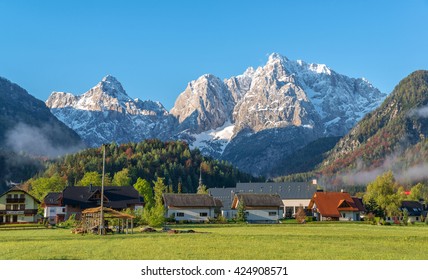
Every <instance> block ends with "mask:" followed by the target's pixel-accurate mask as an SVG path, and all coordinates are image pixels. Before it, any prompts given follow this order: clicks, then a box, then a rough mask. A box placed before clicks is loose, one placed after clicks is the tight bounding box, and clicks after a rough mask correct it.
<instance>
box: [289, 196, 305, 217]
mask: <svg viewBox="0 0 428 280" xmlns="http://www.w3.org/2000/svg"><path fill="white" fill-rule="evenodd" d="M310 201H311V199H310V198H308V199H283V200H282V203H284V215H285V214H286V207H293V213H292V215H293V217H294V215H295V214H296V212H297V209H298V208H299V207H303V209H306V208H307V207H308V205H309V202H310Z"/></svg>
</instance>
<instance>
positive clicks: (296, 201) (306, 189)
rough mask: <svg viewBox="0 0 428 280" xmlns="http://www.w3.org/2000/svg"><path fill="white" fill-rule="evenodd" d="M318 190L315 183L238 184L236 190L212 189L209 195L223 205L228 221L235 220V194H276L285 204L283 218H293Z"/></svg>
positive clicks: (305, 206)
mask: <svg viewBox="0 0 428 280" xmlns="http://www.w3.org/2000/svg"><path fill="white" fill-rule="evenodd" d="M316 190H317V184H316V181H314V182H278V183H276V182H260V183H237V184H236V187H235V188H211V189H209V190H208V192H209V194H210V195H212V196H213V197H215V198H217V199H219V200H221V201H222V203H223V206H224V207H223V211H222V213H223V216H224V217H225V218H227V219H230V218H233V215H234V211H232V208H231V206H232V202H233V199H234V197H235V194H239V193H249V194H275V195H279V196H280V198H281V199H282V202H283V205H284V206H283V211H282V213H283V217H281V218H293V217H294V216H295V214H296V212H297V210H298V209H299V207H302V208H303V209H306V208H307V206H308V204H309V202H310V200H311V198H312V195H313V194H314V193H315V192H316Z"/></svg>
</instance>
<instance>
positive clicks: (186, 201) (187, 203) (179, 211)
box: [163, 193, 223, 222]
mask: <svg viewBox="0 0 428 280" xmlns="http://www.w3.org/2000/svg"><path fill="white" fill-rule="evenodd" d="M163 201H164V205H165V210H166V214H165V216H166V217H167V218H173V219H174V220H176V221H188V222H206V221H209V220H210V219H215V218H217V215H218V214H219V213H220V209H221V207H222V206H223V205H222V204H221V202H220V201H219V200H217V199H215V198H213V197H212V196H210V195H207V194H173V193H168V194H163Z"/></svg>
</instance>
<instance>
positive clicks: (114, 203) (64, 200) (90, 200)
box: [44, 186, 144, 221]
mask: <svg viewBox="0 0 428 280" xmlns="http://www.w3.org/2000/svg"><path fill="white" fill-rule="evenodd" d="M55 197H56V195H55V194H53V193H49V194H48V195H47V196H46V198H45V199H44V202H45V203H44V206H45V218H47V219H50V221H53V220H56V221H60V220H62V219H64V220H67V219H68V218H69V217H70V216H71V215H75V217H76V219H78V220H80V219H81V215H82V211H83V210H85V209H88V208H95V207H98V206H100V205H101V187H98V186H89V187H66V188H65V189H64V190H63V191H62V193H61V194H60V195H59V197H60V200H61V204H59V203H58V202H55ZM51 198H52V200H51ZM143 205H144V204H143V198H142V197H141V196H140V194H139V193H138V191H137V190H136V189H135V188H134V187H132V186H123V187H115V186H106V187H104V207H108V208H111V209H114V210H118V211H122V210H125V209H135V210H136V209H139V208H142V207H143ZM53 207H57V208H56V210H55V211H52V213H53V212H55V213H56V216H55V218H53V217H52V216H51V209H52V208H53ZM61 207H62V208H63V209H61ZM46 208H49V211H48V210H47V209H46ZM62 216H63V217H62Z"/></svg>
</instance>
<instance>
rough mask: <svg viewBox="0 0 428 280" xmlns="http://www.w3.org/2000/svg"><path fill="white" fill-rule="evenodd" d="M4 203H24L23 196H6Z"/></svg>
mask: <svg viewBox="0 0 428 280" xmlns="http://www.w3.org/2000/svg"><path fill="white" fill-rule="evenodd" d="M6 203H25V198H6Z"/></svg>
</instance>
